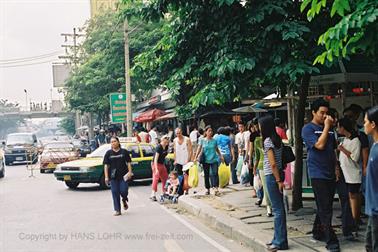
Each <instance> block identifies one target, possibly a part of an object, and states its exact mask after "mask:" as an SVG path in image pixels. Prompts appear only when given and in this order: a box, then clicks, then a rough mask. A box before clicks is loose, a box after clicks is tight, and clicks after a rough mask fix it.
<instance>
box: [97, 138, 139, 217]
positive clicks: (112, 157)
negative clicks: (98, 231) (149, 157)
mask: <svg viewBox="0 0 378 252" xmlns="http://www.w3.org/2000/svg"><path fill="white" fill-rule="evenodd" d="M110 143H111V146H112V148H111V149H110V150H108V151H107V152H106V154H105V156H104V162H103V163H104V176H105V183H106V184H108V183H109V178H110V188H111V190H112V197H113V205H114V211H115V214H114V215H115V216H119V215H121V202H120V197H122V203H123V207H124V210H127V209H128V204H127V202H128V197H127V196H128V189H129V187H128V183H127V180H128V179H130V178H131V177H132V175H133V174H132V168H131V157H130V153H129V152H128V151H127V150H125V149H122V148H121V145H120V143H119V140H118V138H117V137H112V138H111V140H110Z"/></svg>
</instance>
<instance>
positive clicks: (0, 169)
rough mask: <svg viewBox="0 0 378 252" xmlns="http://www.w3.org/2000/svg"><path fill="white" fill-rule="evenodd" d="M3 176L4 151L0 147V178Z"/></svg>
mask: <svg viewBox="0 0 378 252" xmlns="http://www.w3.org/2000/svg"><path fill="white" fill-rule="evenodd" d="M4 176H5V164H4V152H3V150H2V149H0V178H4Z"/></svg>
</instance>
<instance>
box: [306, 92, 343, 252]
mask: <svg viewBox="0 0 378 252" xmlns="http://www.w3.org/2000/svg"><path fill="white" fill-rule="evenodd" d="M328 109H329V103H328V102H326V101H325V100H323V99H319V100H316V101H314V102H313V103H312V105H311V111H312V116H313V119H312V121H311V122H310V123H308V124H306V125H305V126H304V127H303V129H302V138H303V140H304V142H305V144H306V147H307V167H308V173H309V176H310V179H311V184H312V188H313V191H314V195H315V201H316V207H317V212H316V218H315V222H314V226H313V237H314V238H315V239H317V240H323V239H324V240H325V242H326V243H327V246H326V248H327V250H328V251H332V252H336V251H340V247H339V241H338V239H337V236H336V234H335V232H334V231H333V229H332V211H333V198H334V195H335V189H336V176H335V167H336V155H335V148H336V141H335V136H334V132H333V131H332V125H333V119H332V117H331V116H329V115H327V114H328Z"/></svg>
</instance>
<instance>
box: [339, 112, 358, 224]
mask: <svg viewBox="0 0 378 252" xmlns="http://www.w3.org/2000/svg"><path fill="white" fill-rule="evenodd" d="M338 133H339V134H341V135H344V136H345V138H344V141H343V142H342V143H340V145H339V147H338V150H339V151H340V155H339V161H340V167H341V170H342V171H343V174H344V177H345V182H346V184H347V188H348V191H349V201H350V206H351V209H352V215H353V219H354V221H355V223H356V224H358V223H359V221H360V210H361V195H360V187H361V181H362V180H361V179H362V171H361V168H360V165H359V161H360V153H361V142H360V140H359V139H358V135H357V132H356V131H355V130H354V128H353V122H352V121H351V120H350V119H348V118H342V119H340V120H339V122H338Z"/></svg>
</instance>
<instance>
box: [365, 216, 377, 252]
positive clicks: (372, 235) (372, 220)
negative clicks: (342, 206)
mask: <svg viewBox="0 0 378 252" xmlns="http://www.w3.org/2000/svg"><path fill="white" fill-rule="evenodd" d="M365 248H366V251H367V252H378V215H373V216H369V220H368V224H367V227H366V244H365Z"/></svg>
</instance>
